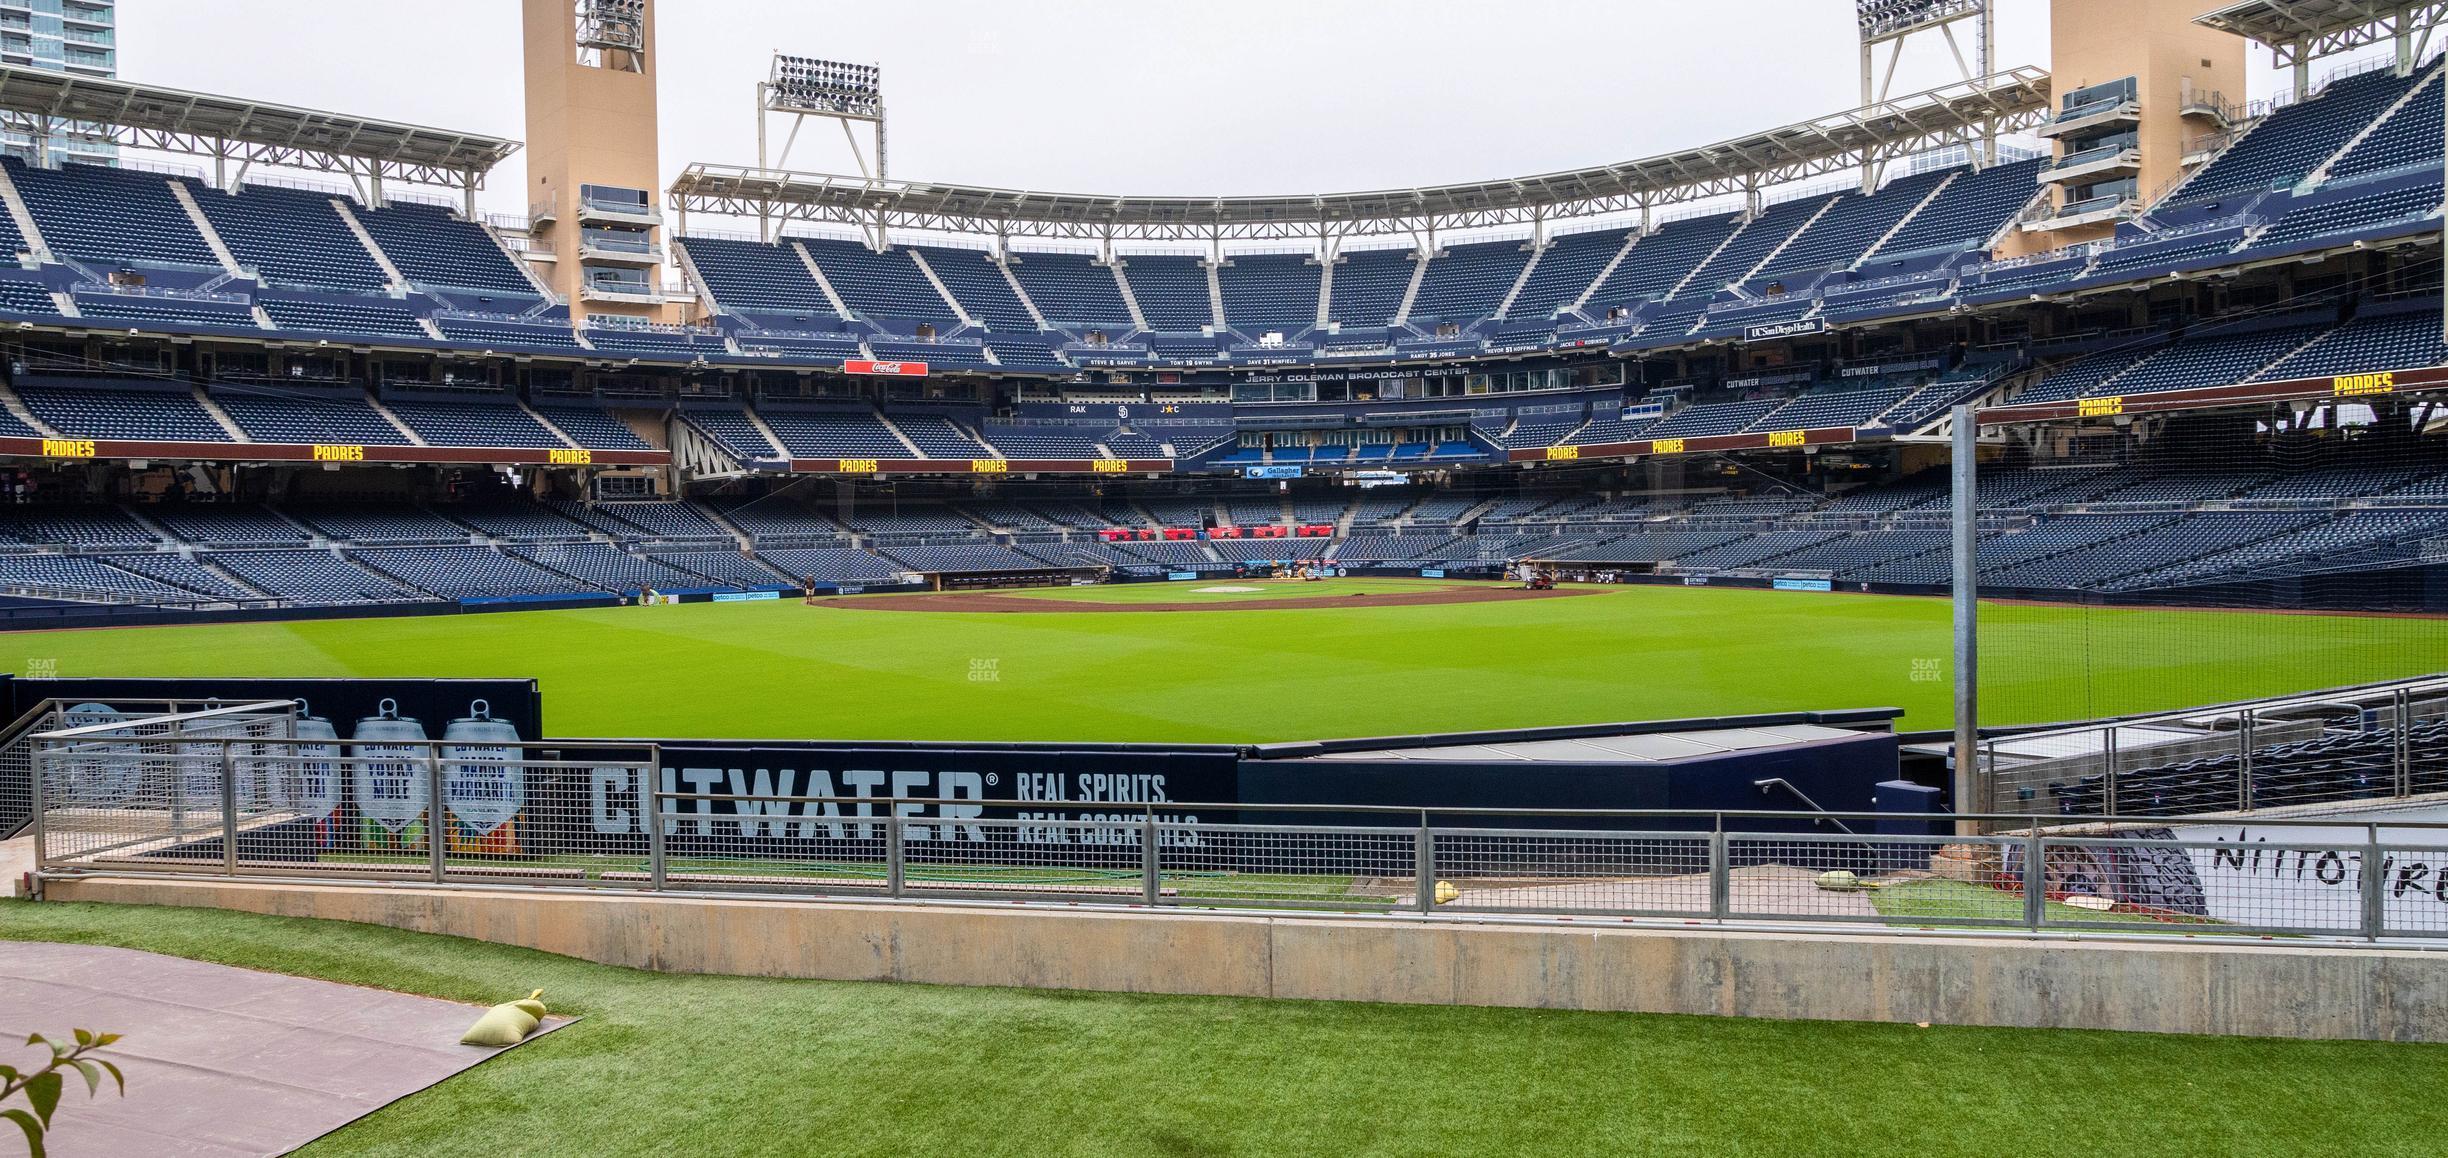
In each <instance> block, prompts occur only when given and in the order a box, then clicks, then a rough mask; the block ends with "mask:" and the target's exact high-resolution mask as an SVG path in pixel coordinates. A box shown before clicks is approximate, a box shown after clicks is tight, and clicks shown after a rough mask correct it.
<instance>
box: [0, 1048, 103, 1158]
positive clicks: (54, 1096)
mask: <svg viewBox="0 0 2448 1158" xmlns="http://www.w3.org/2000/svg"><path fill="white" fill-rule="evenodd" d="M74 1032H75V1033H76V1044H75V1045H72V1046H71V1045H62V1044H60V1043H58V1042H56V1041H52V1040H51V1039H50V1038H47V1037H44V1036H43V1035H41V1034H39V1033H38V1034H34V1035H33V1036H31V1037H28V1038H26V1044H27V1045H28V1046H37V1045H39V1046H43V1047H46V1048H48V1049H49V1050H50V1051H51V1060H50V1061H48V1062H45V1063H43V1067H42V1068H41V1069H38V1070H32V1071H27V1072H19V1070H18V1069H17V1067H15V1066H5V1065H0V1102H6V1101H8V1100H9V1099H10V1098H13V1097H16V1096H17V1095H18V1093H19V1092H20V1091H22V1092H24V1094H25V1099H26V1104H27V1106H30V1107H32V1108H31V1109H25V1108H19V1107H11V1108H9V1109H5V1110H0V1118H7V1119H8V1120H9V1121H12V1122H15V1123H17V1128H18V1129H20V1130H23V1131H25V1136H26V1146H27V1147H28V1148H29V1149H30V1150H31V1151H32V1155H31V1158H43V1135H44V1134H46V1133H48V1132H49V1131H50V1129H51V1114H52V1111H54V1110H57V1109H59V1100H60V1091H61V1090H62V1089H64V1088H65V1087H66V1086H67V1084H68V1082H67V1078H68V1071H69V1070H71V1069H73V1070H75V1071H76V1072H77V1073H78V1074H79V1075H81V1076H83V1077H84V1079H85V1096H86V1097H88V1098H91V1097H95V1096H98V1095H99V1094H100V1093H101V1092H102V1075H103V1074H109V1075H110V1076H111V1082H112V1084H114V1085H116V1086H117V1087H118V1088H119V1096H121V1097H126V1096H127V1078H126V1077H125V1076H124V1075H122V1074H120V1072H119V1067H118V1066H115V1065H112V1064H111V1063H109V1062H107V1061H104V1060H103V1059H101V1058H98V1057H93V1056H91V1055H92V1054H93V1053H94V1052H95V1051H97V1050H100V1049H102V1048H104V1047H106V1046H108V1045H110V1044H111V1043H112V1042H115V1041H117V1040H119V1035H118V1034H115V1033H95V1032H94V1031H92V1030H90V1029H80V1030H76V1031H74Z"/></svg>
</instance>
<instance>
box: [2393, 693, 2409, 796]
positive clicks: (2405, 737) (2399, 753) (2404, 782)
mask: <svg viewBox="0 0 2448 1158" xmlns="http://www.w3.org/2000/svg"><path fill="white" fill-rule="evenodd" d="M2391 747H2392V748H2393V749H2394V755H2395V757H2396V759H2395V764H2396V769H2395V771H2396V774H2397V785H2396V788H2397V791H2396V794H2397V795H2398V796H2400V797H2404V796H2412V795H2414V697H2413V694H2412V693H2410V692H2408V691H2407V690H2406V689H2404V688H2399V689H2397V742H2396V743H2395V744H2394V745H2391Z"/></svg>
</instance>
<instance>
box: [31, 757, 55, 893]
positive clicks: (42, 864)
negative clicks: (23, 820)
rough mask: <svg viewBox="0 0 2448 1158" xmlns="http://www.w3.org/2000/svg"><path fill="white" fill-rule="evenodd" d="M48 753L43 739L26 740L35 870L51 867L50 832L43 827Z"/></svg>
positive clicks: (39, 870)
mask: <svg viewBox="0 0 2448 1158" xmlns="http://www.w3.org/2000/svg"><path fill="white" fill-rule="evenodd" d="M47 753H48V749H46V748H45V747H44V746H43V744H42V742H41V741H38V740H31V739H29V740H27V741H26V792H27V794H28V795H30V796H32V797H33V801H32V803H33V805H34V818H33V822H32V823H33V825H34V871H36V872H41V871H42V870H44V869H47V868H49V867H51V843H50V834H49V833H47V832H45V831H44V829H43V764H44V763H46V761H45V759H44V757H45V755H46V754H47Z"/></svg>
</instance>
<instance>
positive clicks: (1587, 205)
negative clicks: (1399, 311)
mask: <svg viewBox="0 0 2448 1158" xmlns="http://www.w3.org/2000/svg"><path fill="white" fill-rule="evenodd" d="M2048 107H2049V76H2048V74H2047V73H2046V72H2044V71H2042V70H2040V69H2036V68H2017V69H2013V70H2010V71H2007V72H2001V73H1998V74H1996V75H1994V76H1989V77H1984V78H1981V79H1979V80H1969V81H1958V82H1956V83H1954V84H1950V85H1947V86H1944V87H1941V88H1936V89H1931V90H1929V91H1927V92H1922V93H1915V94H1913V95H1911V96H1902V97H1896V98H1894V99H1891V100H1885V101H1881V102H1879V103H1877V104H1873V105H1868V106H1866V107H1863V108H1859V109H1854V110H1851V111H1849V112H1842V113H1834V114H1831V115H1828V116H1823V117H1818V118H1815V119H1812V120H1808V121H1802V122H1800V123H1797V124H1791V125H1786V126H1784V127H1782V128H1776V129H1770V130H1768V131H1766V132H1761V133H1752V134H1750V135H1748V136H1743V137H1737V138H1734V139H1732V140H1728V141H1720V142H1718V143H1716V144H1713V145H1704V146H1701V147H1699V148H1696V149H1685V150H1683V151H1681V152H1676V153H1668V154H1664V155H1661V156H1656V157H1650V158H1647V159H1644V160H1638V161H1626V162H1623V163H1621V164H1615V165H1603V166H1599V167H1597V168H1591V169H1579V170H1574V171H1572V172H1566V173H1546V174H1541V175H1538V176H1533V177H1516V178H1511V179H1507V180H1500V181H1482V182H1476V183H1472V184H1464V185H1444V186H1436V187H1429V188H1418V189H1387V190H1378V191H1375V192H1367V193H1329V194H1315V195H1300V196H1285V197H1129V196H1093V195H1080V194H1067V193H1040V192H1033V191H1028V190H1019V189H995V188H986V187H980V186H968V185H944V184H937V183H932V182H922V181H885V180H875V179H870V178H866V177H852V176H841V175H835V174H820V173H800V172H792V171H788V170H780V169H759V168H754V167H747V166H736V165H710V164H703V163H699V164H694V165H691V166H689V167H688V169H687V170H686V171H685V172H683V173H682V174H681V175H680V177H679V179H678V180H676V181H674V182H673V183H672V187H671V202H672V207H673V208H674V209H676V210H678V211H679V212H680V213H682V214H684V215H685V214H688V213H710V214H717V215H722V216H731V217H755V218H762V219H769V220H776V221H793V220H797V221H817V222H835V223H841V224H847V225H855V226H858V227H861V228H864V229H873V230H891V229H920V230H932V231H942V232H952V233H982V234H993V235H997V236H1007V235H1018V236H1029V237H1065V238H1087V239H1098V240H1104V241H1112V240H1116V239H1127V240H1191V239H1195V240H1200V241H1225V240H1246V239H1259V238H1313V237H1318V236H1321V235H1332V236H1353V235H1362V234H1385V233H1409V232H1419V231H1434V230H1451V229H1476V228H1483V227H1488V226H1497V225H1510V224H1518V223H1522V222H1543V221H1547V220H1552V219H1557V218H1568V217H1586V216H1593V215H1597V214H1607V213H1626V212H1634V211H1645V210H1647V209H1649V208H1650V207H1653V206H1656V205H1661V204H1670V203H1673V202H1678V201H1690V200H1697V199H1699V198H1703V197H1713V196H1722V195H1727V194H1737V193H1753V194H1756V193H1757V192H1758V191H1759V190H1761V189H1762V188H1765V187H1768V186H1772V185H1779V184H1784V183H1786V182H1791V181H1797V180H1802V179H1805V178H1809V177H1816V176H1821V175H1824V174H1828V173H1836V172H1847V171H1854V170H1865V169H1867V170H1875V169H1877V168H1879V167H1881V166H1884V165H1885V164H1887V163H1888V162H1890V161H1893V160H1896V159H1898V158H1901V157H1907V156H1910V155H1912V154H1915V153H1919V152H1924V151H1927V150H1930V149H1934V148H1939V147H1943V146H1947V145H1974V144H1976V143H1978V142H1980V141H1982V140H1983V139H1984V138H1988V137H1994V135H1995V134H1999V133H2009V132H2015V131H2018V130H2021V129H2025V128H2029V127H2031V126H2033V125H2035V124H2038V123H2039V122H2040V121H2041V120H2042V119H2043V118H2045V117H2046V116H2047V114H2048Z"/></svg>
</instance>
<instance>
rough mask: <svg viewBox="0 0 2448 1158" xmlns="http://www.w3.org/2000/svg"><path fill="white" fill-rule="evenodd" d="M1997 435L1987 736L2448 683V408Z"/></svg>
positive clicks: (1983, 577) (2209, 418)
mask: <svg viewBox="0 0 2448 1158" xmlns="http://www.w3.org/2000/svg"><path fill="white" fill-rule="evenodd" d="M2092 409H2094V410H2096V411H2100V412H2101V413H2096V414H2094V415H2093V416H2090V417H2082V418H2074V419H2067V420H2062V421H2055V422H2041V423H2031V424H2021V425H2007V426H1997V427H1992V428H1990V433H1991V435H1992V439H1991V444H1990V445H1988V446H1985V447H1984V452H1983V459H1982V463H1981V469H1980V472H1979V491H1978V497H1979V503H1978V510H1979V519H1980V539H1979V545H1978V548H1977V558H1978V560H1979V565H1980V587H1981V594H1982V598H1983V599H1984V601H1985V603H1984V607H1983V611H1982V617H1981V663H1980V685H1981V722H1982V723H1983V724H1984V725H1997V724H2025V723H2034V722H2054V721H2075V720H2090V719H2099V718H2103V717H2109V716H2123V715H2133V714H2137V713H2147V712H2163V711H2172V710H2177V709H2183V708H2191V707H2196V706H2200V705H2206V704H2216V703H2223V702H2230V701H2238V700H2246V699H2259V698H2264V697H2270V696H2280V695H2289V694H2294V693H2301V692H2308V691H2315V690H2319V689H2326V688H2336V687H2345V686H2350V685H2358V684H2367V683H2373V682H2377V681H2384V680H2395V679H2403V678H2408V677H2413V676H2421V675H2430V674H2433V673H2437V672H2440V671H2443V670H2448V432H2444V431H2443V427H2444V426H2448V411H2444V410H2443V409H2442V407H2441V406H2440V405H2439V400H2437V399H2426V398H2422V397H2420V396H2407V395H2395V394H2386V395H2375V396H2371V397H2354V398H2331V399H2322V400H2317V401H2313V402H2292V403H2262V404H2256V405H2252V406H2243V407H2227V408H2219V409H2201V410H2183V411H2176V412H2173V413H2165V414H2124V413H2110V411H2114V410H2116V409H2118V408H2117V407H2116V406H2114V405H2113V404H2109V403H2103V404H2101V405H2097V406H2094V407H2092Z"/></svg>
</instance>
